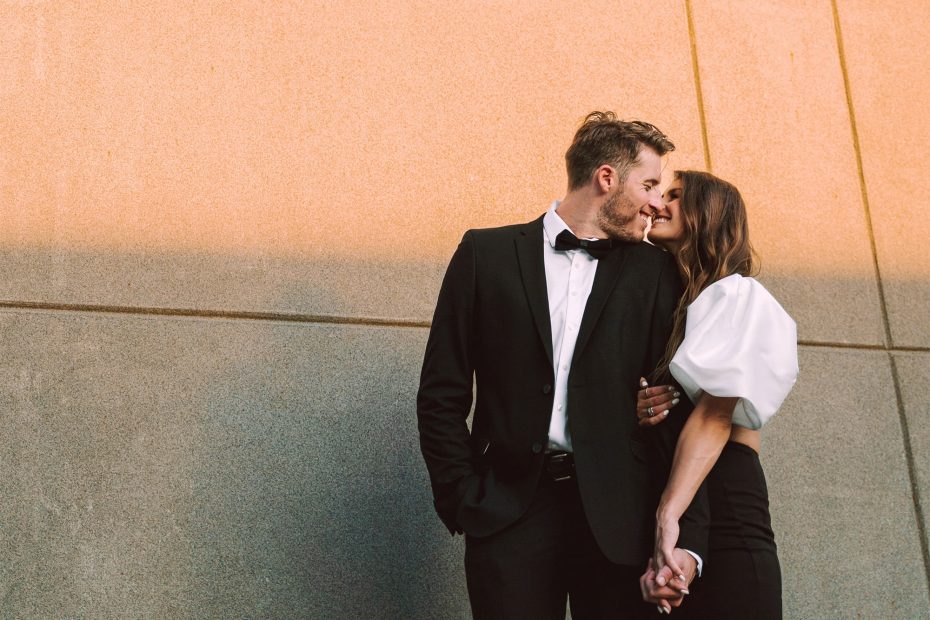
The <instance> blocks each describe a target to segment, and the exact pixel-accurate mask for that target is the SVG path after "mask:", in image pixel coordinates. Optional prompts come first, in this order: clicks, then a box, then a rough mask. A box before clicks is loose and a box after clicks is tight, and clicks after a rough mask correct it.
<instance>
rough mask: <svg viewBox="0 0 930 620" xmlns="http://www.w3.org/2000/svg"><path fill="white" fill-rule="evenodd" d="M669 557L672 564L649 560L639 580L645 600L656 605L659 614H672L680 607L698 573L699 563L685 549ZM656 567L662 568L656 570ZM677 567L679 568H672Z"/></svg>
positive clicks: (676, 551) (677, 549) (673, 552)
mask: <svg viewBox="0 0 930 620" xmlns="http://www.w3.org/2000/svg"><path fill="white" fill-rule="evenodd" d="M662 557H663V558H664V557H668V559H669V561H670V563H662V564H657V562H656V559H655V558H654V557H653V558H649V564H648V566H647V567H646V572H645V573H643V575H642V576H641V577H640V578H639V589H640V591H641V592H642V594H643V600H644V601H646V602H648V603H654V604H655V606H656V608H657V609H658V610H659V613H663V614H670V613H672V608H673V607H679V606H680V605H681V603H682V602H683V601H684V598H685V595H687V594H688V586H689V585H690V584H691V581H692V580H693V579H694V575H695V573H696V572H697V561H696V560H695V559H694V557H693V556H692V555H691V554H690V553H688V552H687V551H685V550H684V549H679V548H677V547H676V548H674V549H672V552H671V554H670V555H669V556H665V555H664V554H662ZM656 566H661V568H659V569H658V571H657V570H656ZM672 566H675V567H677V568H672Z"/></svg>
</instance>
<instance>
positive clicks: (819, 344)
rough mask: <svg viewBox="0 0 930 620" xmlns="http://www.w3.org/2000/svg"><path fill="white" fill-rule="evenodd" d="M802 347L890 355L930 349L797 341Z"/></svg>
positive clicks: (922, 351) (928, 348) (928, 351)
mask: <svg viewBox="0 0 930 620" xmlns="http://www.w3.org/2000/svg"><path fill="white" fill-rule="evenodd" d="M798 345H799V346H802V347H820V348H824V349H857V350H859V351H863V350H865V351H885V352H891V353H930V347H908V346H894V347H886V346H885V345H883V344H854V343H850V342H828V341H825V340H798Z"/></svg>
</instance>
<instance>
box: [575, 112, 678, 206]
mask: <svg viewBox="0 0 930 620" xmlns="http://www.w3.org/2000/svg"><path fill="white" fill-rule="evenodd" d="M644 146H648V147H649V148H651V149H653V150H654V151H655V152H656V153H658V154H659V155H660V156H661V155H665V154H666V153H668V152H669V151H674V150H675V145H674V144H672V141H671V140H669V139H668V136H666V135H665V134H664V133H662V132H661V131H659V128H658V127H656V126H655V125H651V124H649V123H646V122H643V121H622V120H620V119H618V118H617V115H616V114H614V113H613V112H591V113H590V114H588V115H587V116H586V117H585V119H584V122H583V123H582V124H581V127H579V128H578V131H577V132H576V133H575V139H574V140H572V145H571V146H570V147H568V151H566V153H565V166H566V168H567V169H568V189H569V191H571V190H574V189H578V188H579V187H581V186H582V185H584V184H585V183H587V182H588V181H590V180H591V175H593V174H594V171H595V170H597V169H598V167H600V166H601V165H603V164H609V165H611V166H613V167H614V168H615V169H616V170H617V173H618V174H619V175H620V182H621V183H622V182H623V181H625V180H626V177H627V175H628V174H629V172H630V169H631V168H632V167H633V166H634V165H635V164H636V162H637V161H638V159H639V153H640V151H641V150H642V149H643V147H644Z"/></svg>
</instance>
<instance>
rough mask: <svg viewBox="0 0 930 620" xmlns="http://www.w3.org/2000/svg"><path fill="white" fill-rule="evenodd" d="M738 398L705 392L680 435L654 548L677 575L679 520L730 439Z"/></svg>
mask: <svg viewBox="0 0 930 620" xmlns="http://www.w3.org/2000/svg"><path fill="white" fill-rule="evenodd" d="M738 401H739V399H738V398H729V397H718V396H711V395H710V394H704V396H702V397H701V400H700V401H699V402H698V404H697V406H696V407H695V408H694V411H692V412H691V415H690V416H689V417H688V421H687V422H686V423H685V426H684V428H683V429H682V431H681V435H680V436H679V437H678V445H677V447H676V448H675V456H674V458H673V459H672V473H671V474H670V475H669V478H668V483H667V484H666V485H665V491H663V493H662V498H661V500H660V501H659V507H658V509H657V510H656V543H655V552H654V559H655V562H656V566H657V567H662V566H668V567H669V568H670V569H671V570H672V574H673V575H679V574H681V572H682V571H681V570H680V568H679V567H678V565H677V563H676V562H675V561H674V559H673V558H672V550H673V549H674V548H675V545H676V543H677V542H678V520H679V519H680V518H681V515H682V514H683V513H684V512H685V510H686V509H687V508H688V505H689V504H690V503H691V500H692V499H693V498H694V494H695V493H697V490H698V488H699V487H700V486H701V483H702V482H704V478H706V477H707V474H708V473H710V470H711V469H712V468H713V466H714V463H716V462H717V458H718V457H719V456H720V452H721V451H722V450H723V446H724V445H725V444H726V443H727V440H728V439H729V437H730V429H731V426H732V417H733V409H734V408H735V407H736V403H737V402H738Z"/></svg>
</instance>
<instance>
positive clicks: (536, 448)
mask: <svg viewBox="0 0 930 620" xmlns="http://www.w3.org/2000/svg"><path fill="white" fill-rule="evenodd" d="M542 448H543V447H542V444H541V443H539V442H538V441H537V442H536V443H534V444H533V447H532V450H533V454H539V453H540V452H542Z"/></svg>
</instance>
